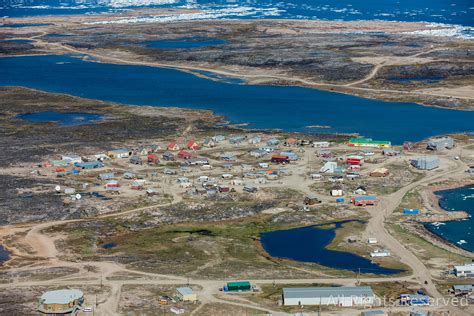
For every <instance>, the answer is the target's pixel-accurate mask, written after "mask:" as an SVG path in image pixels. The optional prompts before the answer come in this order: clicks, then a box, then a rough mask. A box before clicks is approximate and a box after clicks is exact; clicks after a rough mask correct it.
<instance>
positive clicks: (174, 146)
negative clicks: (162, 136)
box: [166, 142, 179, 151]
mask: <svg viewBox="0 0 474 316" xmlns="http://www.w3.org/2000/svg"><path fill="white" fill-rule="evenodd" d="M166 149H168V150H171V151H177V150H179V145H178V144H177V143H175V142H172V143H169V144H168V146H166Z"/></svg>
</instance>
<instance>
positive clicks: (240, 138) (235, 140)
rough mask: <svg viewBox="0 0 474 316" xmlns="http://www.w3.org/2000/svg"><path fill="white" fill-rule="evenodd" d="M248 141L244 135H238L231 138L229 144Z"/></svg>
mask: <svg viewBox="0 0 474 316" xmlns="http://www.w3.org/2000/svg"><path fill="white" fill-rule="evenodd" d="M245 139H246V136H243V135H237V136H233V137H231V138H229V143H230V144H232V145H236V144H240V143H241V142H243V141H244V140H245Z"/></svg>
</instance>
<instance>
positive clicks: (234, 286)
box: [224, 281, 252, 292]
mask: <svg viewBox="0 0 474 316" xmlns="http://www.w3.org/2000/svg"><path fill="white" fill-rule="evenodd" d="M251 289H252V285H250V282H249V281H239V282H228V283H227V285H226V286H225V287H224V291H226V292H242V291H250V290H251Z"/></svg>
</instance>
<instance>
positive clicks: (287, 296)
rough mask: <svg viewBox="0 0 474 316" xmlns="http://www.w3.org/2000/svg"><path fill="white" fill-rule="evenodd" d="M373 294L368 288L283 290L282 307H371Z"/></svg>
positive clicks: (344, 287)
mask: <svg viewBox="0 0 474 316" xmlns="http://www.w3.org/2000/svg"><path fill="white" fill-rule="evenodd" d="M374 300H375V294H374V292H373V291H372V289H371V288H370V287H369V286H353V287H352V286H351V287H349V286H347V287H346V286H343V287H308V288H284V289H283V305H285V306H298V305H334V306H344V307H351V306H354V305H373V304H374Z"/></svg>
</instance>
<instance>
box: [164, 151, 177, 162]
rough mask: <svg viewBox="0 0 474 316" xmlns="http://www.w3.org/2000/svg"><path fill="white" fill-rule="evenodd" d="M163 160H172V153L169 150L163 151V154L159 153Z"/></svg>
mask: <svg viewBox="0 0 474 316" xmlns="http://www.w3.org/2000/svg"><path fill="white" fill-rule="evenodd" d="M161 157H163V159H164V160H166V161H173V160H174V154H173V153H172V152H170V151H165V152H164V153H163V155H161Z"/></svg>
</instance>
